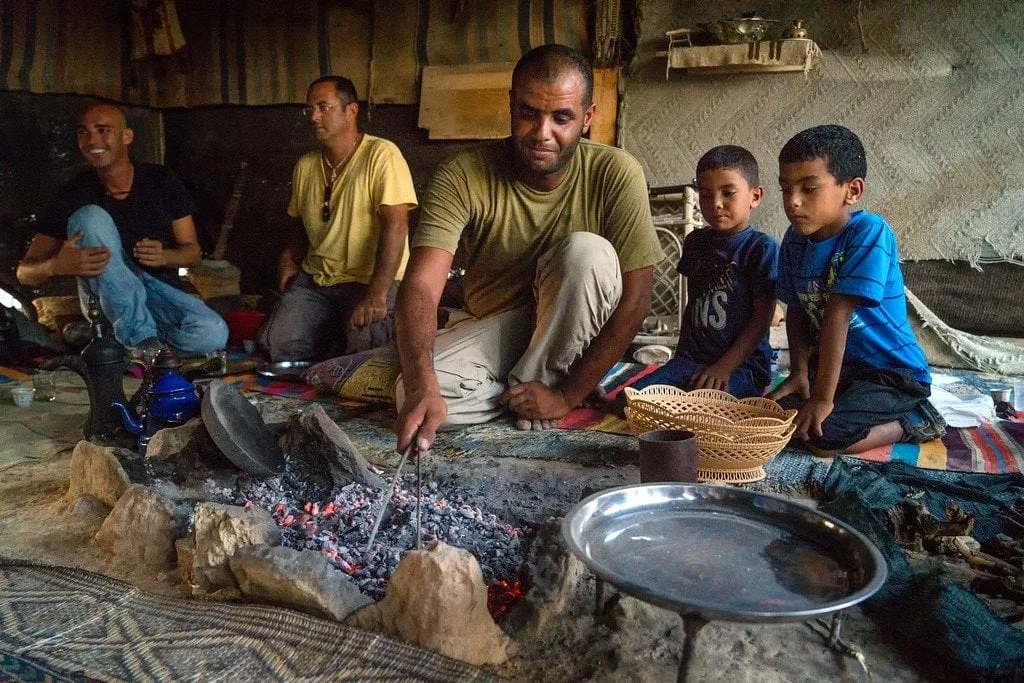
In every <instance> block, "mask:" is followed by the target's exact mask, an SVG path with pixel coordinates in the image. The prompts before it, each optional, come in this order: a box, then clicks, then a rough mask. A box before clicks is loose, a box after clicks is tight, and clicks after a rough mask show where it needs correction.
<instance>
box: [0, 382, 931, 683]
mask: <svg viewBox="0 0 1024 683" xmlns="http://www.w3.org/2000/svg"><path fill="white" fill-rule="evenodd" d="M31 410H32V411H36V412H37V413H38V419H37V418H33V419H32V420H26V419H25V414H24V413H23V412H17V409H15V408H14V407H13V406H11V405H10V404H9V402H3V405H2V407H0V430H5V431H3V436H4V437H5V439H7V440H8V441H7V443H4V444H0V448H3V449H5V451H4V452H10V451H12V450H14V451H17V450H19V448H18V444H17V443H12V442H11V441H10V439H11V438H12V437H14V438H22V439H23V440H24V444H25V445H24V448H28V442H29V441H31V440H34V443H33V445H32V449H33V450H34V451H35V455H34V456H33V457H32V458H30V459H26V460H22V461H20V462H18V461H17V459H8V461H7V462H4V461H2V460H0V553H2V554H3V555H5V556H8V557H14V558H21V559H30V560H36V561H40V562H46V563H52V564H60V565H68V566H77V567H81V568H84V569H88V570H91V571H96V572H101V573H104V574H107V575H109V576H113V577H117V578H120V579H123V580H126V581H129V582H131V583H133V584H134V585H137V586H139V587H140V588H142V589H145V590H148V591H152V592H155V593H160V594H163V595H172V596H184V595H185V591H184V589H183V586H182V584H181V582H180V580H179V578H178V576H177V573H176V572H168V573H163V574H154V573H153V572H152V571H151V570H147V569H144V568H141V567H138V566H130V565H126V564H124V563H121V562H115V561H112V560H111V559H110V558H109V557H107V556H105V555H104V554H103V553H101V552H99V551H98V550H96V549H95V548H93V546H92V545H91V544H90V541H91V538H92V536H93V534H94V533H95V532H96V530H97V529H98V528H99V525H100V523H101V522H102V519H103V515H104V514H105V512H106V511H105V510H95V509H72V508H70V507H69V505H68V504H67V503H66V502H65V501H64V500H63V495H64V492H65V490H66V488H67V484H68V471H69V463H70V455H71V448H70V445H71V443H72V442H73V439H74V437H75V434H76V430H77V428H78V425H79V424H80V418H78V417H76V416H84V412H85V409H84V407H82V406H81V400H80V397H79V400H78V401H77V403H76V402H75V401H70V402H68V401H65V406H64V407H63V408H61V407H60V406H51V407H50V408H49V409H48V408H47V406H40V407H37V406H33V408H32V409H31ZM47 412H49V413H56V414H57V415H58V418H55V419H54V420H52V425H51V426H50V427H48V428H47V427H46V425H47V424H50V423H47V422H46V420H45V419H43V416H44V415H45V414H46V413H47ZM16 423H21V424H26V423H27V424H28V425H29V427H30V432H31V434H35V435H37V436H35V437H30V436H29V435H27V434H22V433H21V432H18V431H17V429H18V427H17V424H16ZM40 425H42V426H40ZM343 426H344V425H343ZM12 430H13V431H12ZM19 435H20V436H19ZM523 438H529V435H524V437H523ZM357 445H358V443H357ZM47 449H48V450H49V452H48V453H41V451H45V450H47ZM509 452H510V451H509V449H507V448H502V449H500V450H499V451H497V452H496V453H494V454H493V455H486V454H478V455H477V457H474V458H472V459H467V460H458V459H454V460H453V459H445V458H437V459H436V461H435V462H434V463H432V465H431V466H430V468H429V469H430V472H431V476H433V477H435V478H436V480H437V481H439V482H444V481H452V482H458V483H459V484H460V486H463V487H466V488H469V489H470V490H475V491H479V492H480V500H481V503H480V504H482V505H483V504H485V503H490V505H491V507H492V511H493V512H495V513H496V514H506V515H508V516H511V517H513V518H515V519H517V520H520V521H524V522H533V523H536V522H540V521H543V520H544V519H546V518H547V517H550V516H558V515H560V514H562V513H564V512H565V510H567V509H568V507H569V506H571V505H572V504H574V503H575V502H576V501H578V500H579V497H580V495H581V494H582V493H583V491H584V489H585V488H586V487H590V488H591V489H594V490H596V489H601V488H606V487H609V486H614V485H618V484H625V483H630V482H634V481H636V480H637V477H638V474H637V470H636V467H635V466H634V465H632V464H625V463H612V464H605V465H602V466H587V465H581V464H578V463H572V462H562V461H558V460H545V459H535V458H534V459H528V460H523V459H518V458H512V457H507V455H508V453H509ZM499 453H500V455H499ZM371 460H373V458H371ZM378 464H383V463H378ZM494 501H502V503H501V504H500V505H501V506H503V507H505V508H506V509H505V510H498V509H493V507H494ZM593 612H594V579H593V576H591V575H589V574H584V576H583V577H582V578H581V580H580V581H579V583H578V586H577V588H576V589H575V590H574V591H572V592H571V593H570V595H569V599H568V601H567V605H566V607H565V609H564V610H562V611H561V612H560V613H558V614H556V615H555V616H554V617H552V618H551V619H550V620H549V621H548V622H547V623H546V624H545V625H544V627H543V628H539V629H538V628H529V627H518V628H515V629H513V628H512V627H511V626H510V625H505V627H506V629H507V631H509V635H510V636H511V637H512V640H513V647H512V657H511V659H510V661H509V662H508V663H507V664H506V665H504V666H503V667H501V668H500V669H498V670H497V671H495V672H494V673H495V674H496V675H497V676H498V677H500V678H504V679H509V680H514V681H558V682H560V683H561V682H564V681H582V680H595V681H667V680H674V677H675V675H676V671H677V667H678V661H679V655H680V652H681V621H680V619H679V617H678V616H677V615H675V614H673V613H671V612H667V611H665V610H661V609H659V608H655V607H652V606H650V605H647V604H645V603H642V602H640V601H637V600H634V599H632V598H628V597H620V598H618V599H617V602H615V601H614V599H613V602H612V603H611V606H610V607H608V608H607V609H606V610H605V611H604V613H603V614H602V615H601V616H600V617H599V618H595V616H594V613H593ZM843 636H844V638H845V639H847V640H848V641H849V642H851V643H854V644H856V645H858V646H859V647H860V648H861V649H862V650H863V651H864V653H865V657H866V664H867V666H868V668H869V669H870V671H871V674H872V676H873V677H874V679H875V680H881V681H919V680H926V679H925V678H924V677H922V676H921V675H919V674H918V673H916V672H915V671H914V669H913V668H912V666H911V665H910V664H909V663H907V662H906V660H904V659H903V658H902V657H901V656H900V655H899V654H898V653H897V652H896V651H894V650H893V648H892V647H890V645H888V644H887V643H886V642H885V640H884V637H883V635H882V634H881V633H880V632H879V631H878V629H877V628H876V627H875V625H874V624H873V623H872V622H871V621H870V620H868V619H867V618H866V617H865V616H864V615H863V614H862V613H861V612H860V610H858V609H853V610H850V611H849V613H848V614H847V615H846V616H845V621H844V627H843ZM691 675H692V678H691V680H706V681H730V682H732V681H758V682H762V681H811V680H815V681H817V680H824V679H829V680H841V681H863V680H867V676H866V674H865V673H864V671H863V669H862V668H861V666H860V664H859V663H858V662H857V661H856V660H855V659H854V658H852V657H848V656H844V655H841V654H838V653H836V652H834V651H832V650H830V649H828V648H827V647H826V646H825V644H824V641H823V638H822V637H821V635H819V634H818V633H816V632H815V631H813V630H812V628H811V626H810V625H808V624H805V623H795V624H784V625H754V624H731V623H722V622H713V623H711V624H709V625H707V626H706V627H705V628H704V629H703V630H702V631H701V633H700V635H699V637H698V639H697V646H696V652H695V655H694V660H693V665H692V669H691Z"/></svg>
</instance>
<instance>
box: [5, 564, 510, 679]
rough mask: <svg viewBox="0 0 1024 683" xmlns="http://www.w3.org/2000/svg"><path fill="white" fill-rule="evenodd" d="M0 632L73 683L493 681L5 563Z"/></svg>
mask: <svg viewBox="0 0 1024 683" xmlns="http://www.w3.org/2000/svg"><path fill="white" fill-rule="evenodd" d="M0 623H3V625H4V628H3V629H2V632H0V655H4V654H12V653H16V654H17V655H18V656H21V657H25V658H28V659H30V660H32V661H36V662H43V663H45V664H46V665H47V666H48V667H51V668H52V669H56V670H57V671H63V672H66V673H69V672H73V674H74V676H75V677H76V678H75V679H76V680H81V678H82V677H88V678H90V679H97V680H214V679H216V680H234V681H257V680H260V681H271V680H305V681H327V680H331V681H339V680H351V681H382V680H387V681H395V680H423V681H437V682H438V683H442V682H447V681H486V680H490V678H489V677H488V676H486V675H485V674H484V673H483V672H481V671H479V670H478V669H475V668H473V667H471V666H469V665H467V664H463V663H461V662H457V661H454V660H451V659H448V658H446V657H443V656H441V655H439V654H436V653H434V652H430V651H428V650H423V649H421V648H416V647H412V646H409V645H404V644H402V643H398V642H396V641H393V640H390V639H389V638H385V637H383V636H380V635H378V634H375V633H370V632H368V631H362V630H359V629H355V628H350V627H346V626H342V625H341V624H338V623H335V622H331V621H325V620H322V619H316V618H313V617H309V616H307V615H304V614H300V613H298V612H293V611H291V610H287V609H281V608H276V607H262V606H255V605H237V604H226V603H211V602H201V601H198V600H184V599H178V598H167V597H162V596H157V595H151V594H148V593H145V592H143V591H140V590H138V589H136V588H134V587H132V586H131V585H129V584H126V583H123V582H121V581H117V580H115V579H111V578H109V577H106V576H101V575H99V574H93V573H91V572H86V571H83V570H79V569H70V568H63V567H51V566H46V565H38V564H33V563H28V562H19V561H12V560H6V559H3V558H0ZM0 673H2V672H0ZM40 680H41V679H40ZM62 680H63V679H62Z"/></svg>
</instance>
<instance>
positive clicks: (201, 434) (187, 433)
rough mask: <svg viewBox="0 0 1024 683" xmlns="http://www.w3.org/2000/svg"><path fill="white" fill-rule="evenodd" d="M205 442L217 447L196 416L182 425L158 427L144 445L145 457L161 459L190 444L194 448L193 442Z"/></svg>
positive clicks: (204, 443)
mask: <svg viewBox="0 0 1024 683" xmlns="http://www.w3.org/2000/svg"><path fill="white" fill-rule="evenodd" d="M207 442H208V443H209V444H210V445H211V446H212V447H213V448H214V449H216V448H217V446H216V445H214V444H213V440H212V439H210V436H209V434H208V433H207V432H206V427H205V426H204V425H203V421H202V420H201V419H199V418H198V417H193V418H192V419H191V420H189V421H188V422H186V423H185V424H183V425H179V426H177V427H165V428H163V429H158V430H157V432H156V434H154V435H153V438H151V439H150V441H149V445H148V446H147V447H146V457H147V458H153V459H156V460H162V459H164V458H168V457H170V456H172V455H176V454H178V453H181V452H182V451H184V450H185V449H186V448H189V447H190V446H192V447H193V448H195V447H196V446H195V445H193V444H198V443H202V444H203V445H206V443H207Z"/></svg>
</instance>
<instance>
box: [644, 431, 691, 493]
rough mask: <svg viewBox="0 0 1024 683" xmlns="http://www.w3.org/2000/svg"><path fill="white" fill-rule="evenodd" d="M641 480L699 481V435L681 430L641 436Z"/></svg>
mask: <svg viewBox="0 0 1024 683" xmlns="http://www.w3.org/2000/svg"><path fill="white" fill-rule="evenodd" d="M639 439H640V483H641V484H650V483H654V482H665V481H668V482H685V483H691V484H695V483H697V464H698V459H699V454H698V451H697V436H696V435H695V434H694V433H693V432H688V431H685V430H682V429H658V430H655V431H653V432H644V433H643V434H641V435H640V437H639Z"/></svg>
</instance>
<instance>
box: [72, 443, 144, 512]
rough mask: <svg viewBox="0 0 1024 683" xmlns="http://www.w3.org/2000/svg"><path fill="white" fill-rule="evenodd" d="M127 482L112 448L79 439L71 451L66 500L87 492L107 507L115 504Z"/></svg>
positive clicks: (128, 482) (126, 488) (126, 486)
mask: <svg viewBox="0 0 1024 683" xmlns="http://www.w3.org/2000/svg"><path fill="white" fill-rule="evenodd" d="M129 486H131V481H129V479H128V475H127V474H126V473H125V471H124V468H123V467H121V463H120V462H119V461H118V459H117V456H116V455H114V449H113V448H107V447H105V446H98V445H96V444H94V443H92V442H89V441H84V440H83V441H79V442H78V443H77V444H75V450H74V451H72V452H71V474H70V478H69V481H68V492H67V495H66V499H67V500H68V501H75V500H77V499H78V498H79V497H80V496H82V495H90V496H92V497H94V498H96V499H97V500H99V501H100V502H101V503H103V504H104V505H106V506H107V507H109V508H112V507H114V506H115V505H117V501H118V499H119V498H120V497H121V494H123V493H124V492H125V491H127V490H128V487H129Z"/></svg>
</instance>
